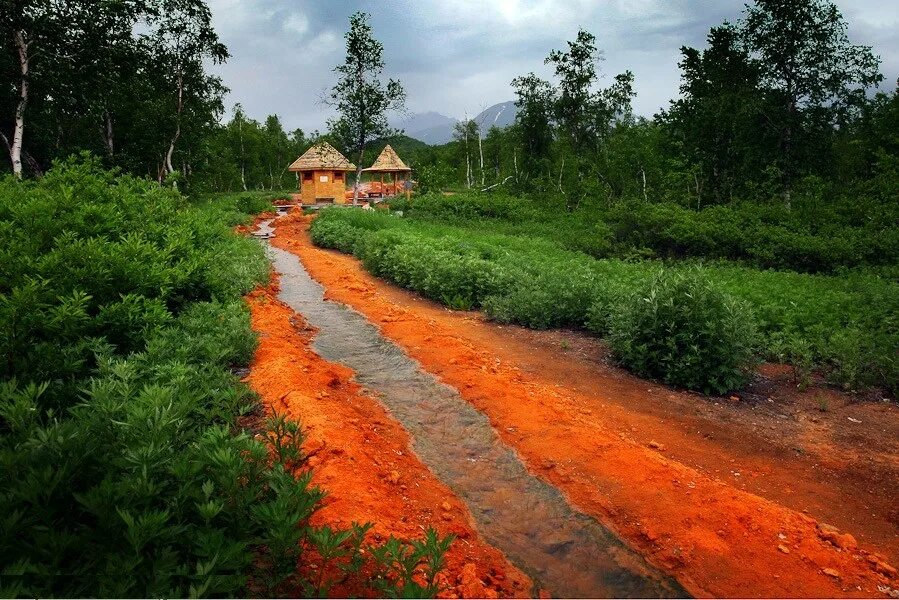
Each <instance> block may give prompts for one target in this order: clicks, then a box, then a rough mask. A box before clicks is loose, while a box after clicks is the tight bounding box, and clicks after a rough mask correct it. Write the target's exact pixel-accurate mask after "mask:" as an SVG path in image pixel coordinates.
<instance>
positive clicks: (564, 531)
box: [258, 222, 687, 597]
mask: <svg viewBox="0 0 899 600" xmlns="http://www.w3.org/2000/svg"><path fill="white" fill-rule="evenodd" d="M258 233H259V234H261V237H268V235H270V233H271V228H270V225H269V222H265V223H263V224H262V225H261V226H260V228H259V230H258ZM267 251H268V253H269V256H270V258H271V260H272V263H273V266H274V268H275V270H276V271H277V272H278V273H279V274H280V291H279V299H280V300H281V301H282V302H284V303H285V304H287V305H288V306H290V307H291V308H292V309H293V310H295V311H297V312H298V313H300V314H301V315H302V316H303V317H304V318H305V319H306V321H307V322H308V323H309V324H310V325H312V326H313V327H315V328H317V329H318V333H317V334H316V336H315V338H314V341H313V348H314V350H315V351H316V352H317V353H318V354H319V355H321V356H322V357H323V358H325V359H326V360H329V361H331V362H335V363H341V364H343V365H345V366H347V367H349V368H350V369H352V370H353V371H354V372H355V378H356V380H357V382H358V383H359V384H361V385H363V386H365V388H367V389H368V390H370V391H371V392H372V393H374V394H375V395H376V397H377V398H378V399H379V400H380V401H381V402H382V403H383V404H384V405H385V406H386V407H387V409H388V410H389V411H390V413H391V414H392V415H393V416H394V417H395V418H396V419H397V420H398V421H399V422H400V423H401V424H402V425H403V426H404V428H405V429H406V430H407V431H408V432H409V433H410V434H411V435H412V437H413V449H414V450H415V452H416V454H417V455H418V456H419V458H420V459H421V460H422V462H423V463H424V464H425V465H427V466H428V467H429V468H430V469H431V470H432V472H434V473H435V474H436V475H437V476H438V477H439V478H440V479H441V480H443V481H444V482H445V483H446V484H447V485H449V486H450V488H452V489H453V491H454V492H455V493H456V494H457V495H458V496H459V497H460V498H461V499H462V500H463V501H464V502H465V503H466V504H467V506H468V508H469V510H470V513H471V515H472V516H473V518H474V520H475V522H476V526H477V529H478V531H479V533H480V534H481V535H482V537H483V538H484V539H485V540H486V541H487V542H489V543H491V544H492V545H494V546H495V547H497V548H499V549H500V550H502V551H503V552H504V553H505V554H506V556H507V557H508V558H509V559H510V560H511V561H512V562H513V563H514V564H516V566H518V567H519V568H521V569H522V570H523V571H525V572H527V573H528V574H529V575H530V576H531V577H532V578H533V580H534V582H535V585H536V586H538V587H540V588H543V589H546V590H548V591H549V592H550V593H552V594H553V595H556V596H568V597H584V596H591V597H599V596H606V597H683V596H686V595H687V592H686V590H684V588H682V587H681V586H680V585H679V584H678V583H677V582H676V581H675V580H674V579H672V578H671V577H669V576H667V575H666V574H664V573H662V572H660V571H659V570H657V569H655V568H653V567H652V566H651V565H649V564H648V563H647V562H646V561H645V560H644V559H643V558H642V557H641V556H640V555H639V554H637V553H636V552H634V551H633V550H631V549H630V548H628V547H627V546H626V545H625V544H624V543H622V542H621V541H620V540H619V539H618V538H617V537H616V536H615V535H614V534H613V533H612V532H610V531H609V530H608V529H607V528H605V527H603V526H602V525H601V524H600V523H599V522H598V521H596V520H595V519H594V518H593V517H590V516H588V515H585V514H583V513H581V512H579V511H577V510H575V509H574V508H572V507H571V506H570V505H569V503H568V502H567V501H566V499H565V498H564V497H563V496H562V494H561V493H560V492H559V491H558V490H557V489H556V488H555V487H553V486H551V485H549V484H547V483H545V482H544V481H542V480H540V479H538V478H536V477H534V476H533V475H532V474H530V473H529V472H528V470H527V469H526V468H525V466H524V464H523V463H522V461H521V460H520V459H519V457H518V456H517V455H516V453H515V452H514V451H512V450H511V449H510V448H509V447H508V446H506V445H505V444H504V443H503V442H502V441H501V440H500V439H499V437H498V436H497V434H496V432H495V431H494V429H493V428H492V426H491V424H490V421H489V420H488V419H487V417H486V416H485V415H484V414H482V413H481V412H479V411H478V410H477V409H475V408H474V407H472V406H471V404H469V403H468V402H466V401H465V400H464V399H463V398H461V397H460V396H459V394H458V393H457V392H456V390H454V389H453V388H451V387H449V386H447V385H445V384H443V383H441V382H439V381H438V380H437V379H436V378H435V377H434V376H432V375H431V374H429V373H426V372H425V371H423V370H422V369H421V368H420V366H419V365H418V363H416V362H415V361H414V360H412V359H411V358H409V357H408V356H407V355H406V354H405V353H404V352H403V351H402V349H400V348H399V347H397V346H396V345H395V344H394V343H393V342H391V341H389V340H387V339H385V338H384V337H383V336H382V335H381V334H380V332H379V331H378V330H377V329H376V328H375V327H374V326H373V325H372V324H371V323H370V322H369V321H368V320H367V319H366V318H365V317H364V316H362V315H360V314H359V313H357V312H356V311H354V310H352V309H350V308H348V307H346V306H345V305H343V304H339V303H336V302H331V301H326V300H325V299H324V289H323V288H322V287H321V286H320V285H319V284H318V283H317V282H315V281H314V280H313V279H312V278H311V277H310V276H309V274H308V273H307V272H306V270H305V269H304V268H303V265H302V264H301V263H300V261H299V260H298V259H297V257H296V256H295V255H293V254H291V253H289V252H286V251H284V250H281V249H278V248H275V247H271V246H270V247H268V250H267Z"/></svg>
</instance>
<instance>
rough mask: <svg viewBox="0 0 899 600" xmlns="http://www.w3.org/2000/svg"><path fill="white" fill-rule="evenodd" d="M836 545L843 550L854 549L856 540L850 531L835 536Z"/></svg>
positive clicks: (856, 546)
mask: <svg viewBox="0 0 899 600" xmlns="http://www.w3.org/2000/svg"><path fill="white" fill-rule="evenodd" d="M836 545H837V546H839V547H840V548H842V549H843V550H855V549H856V548H858V541H857V540H856V539H855V537H854V536H853V535H852V534H851V533H844V534H843V535H840V536H837V540H836Z"/></svg>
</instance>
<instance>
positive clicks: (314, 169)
mask: <svg viewBox="0 0 899 600" xmlns="http://www.w3.org/2000/svg"><path fill="white" fill-rule="evenodd" d="M287 170H288V171H293V172H295V173H299V176H298V178H299V185H300V200H301V201H302V203H303V204H317V203H324V202H334V203H337V204H345V203H346V196H345V194H344V192H345V191H346V174H347V173H348V172H349V171H355V170H356V165H354V164H353V163H351V162H350V161H349V160H347V158H346V157H345V156H344V155H343V154H341V153H340V152H338V151H337V149H336V148H334V146H332V145H331V144H329V143H328V142H320V143H318V144H316V145H314V146H312V147H311V148H309V150H307V151H306V152H305V153H304V154H303V156H301V157H299V158H298V159H296V160H295V161H293V163H292V164H291V165H290V166H289V167H288V168H287Z"/></svg>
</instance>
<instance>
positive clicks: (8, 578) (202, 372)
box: [0, 160, 450, 597]
mask: <svg viewBox="0 0 899 600" xmlns="http://www.w3.org/2000/svg"><path fill="white" fill-rule="evenodd" d="M268 206H269V203H268V202H267V201H261V202H260V201H258V200H253V199H252V197H246V196H242V195H240V196H232V197H229V198H224V199H217V200H215V201H212V200H209V201H207V202H205V203H203V204H201V205H199V206H193V205H191V204H190V203H188V202H187V201H186V200H185V199H184V198H182V197H181V196H180V195H179V194H178V193H177V192H175V191H172V190H171V189H166V188H163V187H160V186H159V185H158V184H156V183H153V182H150V181H147V180H144V179H135V178H132V177H128V176H116V175H115V174H113V173H111V172H107V171H103V170H102V169H100V168H99V167H98V165H97V163H96V161H93V160H87V161H86V162H80V161H68V162H66V163H64V164H60V165H58V166H56V167H54V168H53V169H52V170H50V171H48V172H47V174H45V175H44V177H42V178H41V179H40V180H39V181H36V182H17V181H15V180H13V179H12V178H6V179H4V180H0V241H2V244H0V248H2V251H0V506H2V507H3V515H4V517H3V519H2V521H0V564H2V565H3V570H2V573H0V590H2V595H3V596H4V597H15V596H51V595H56V596H69V597H74V596H108V597H131V596H141V597H147V596H188V595H190V596H222V595H245V594H247V593H248V592H251V591H252V592H253V593H255V594H258V595H263V596H271V595H274V594H289V595H295V594H298V593H302V594H304V595H311V596H318V595H323V594H325V593H326V592H327V590H328V589H329V587H331V586H333V585H334V584H335V583H337V582H343V583H345V582H347V581H349V582H350V583H353V582H356V584H357V587H358V588H359V589H372V590H376V591H377V590H381V591H384V592H385V593H394V591H392V590H396V592H395V593H403V594H404V595H406V596H407V597H410V596H415V595H425V596H432V595H434V593H436V587H435V584H434V575H435V574H436V571H439V569H440V568H441V565H442V556H443V554H444V552H445V551H446V547H447V545H448V544H449V541H450V539H449V538H447V539H437V537H436V536H435V535H434V534H433V532H431V533H428V535H427V536H426V538H425V539H424V540H423V541H416V542H412V543H411V544H410V543H406V542H401V541H399V540H388V542H387V543H386V545H385V546H384V547H383V548H371V547H368V546H367V545H366V544H365V543H364V540H363V536H364V533H365V531H367V526H363V525H358V526H354V527H352V528H351V529H350V530H347V531H333V530H331V529H329V528H324V527H322V528H316V527H312V526H310V524H309V518H310V517H311V515H312V514H313V512H314V511H315V510H316V509H317V506H318V503H319V501H320V500H321V498H322V497H323V495H324V492H323V491H322V490H320V489H318V488H316V487H313V486H312V485H311V484H310V477H311V475H310V474H309V472H308V470H305V471H303V472H304V474H303V475H302V476H300V477H295V476H294V475H293V473H294V469H297V468H301V467H303V466H304V464H305V458H306V457H305V456H304V455H303V452H302V434H301V430H300V427H299V424H297V423H293V422H290V421H286V420H285V419H284V418H283V417H281V416H278V415H273V416H272V417H270V418H269V419H263V418H262V417H261V416H259V415H258V412H259V407H258V405H257V403H256V399H255V397H254V396H253V394H252V393H251V392H250V391H249V390H248V389H247V388H246V387H245V386H244V385H243V384H241V383H240V382H239V380H238V378H237V376H236V375H235V374H234V370H235V369H236V368H238V367H242V366H245V365H247V364H248V362H249V360H250V358H251V357H252V354H253V351H254V349H255V346H256V337H255V334H254V333H253V331H252V330H251V329H250V324H249V314H248V310H247V308H246V306H245V304H244V303H243V301H242V295H243V294H245V293H246V292H248V291H249V290H250V289H251V288H253V287H254V286H255V285H257V284H258V283H259V282H262V281H264V280H265V279H266V277H267V276H268V269H269V266H268V263H267V261H266V260H265V257H264V255H263V253H262V248H261V247H260V245H259V244H258V243H256V242H254V241H252V240H248V239H245V238H241V237H239V236H237V235H234V234H233V233H231V231H230V227H231V226H233V225H235V224H237V223H242V222H245V221H246V220H247V218H248V216H247V214H246V213H244V212H243V210H242V208H244V209H245V208H251V209H254V210H255V209H259V208H265V207H268ZM245 427H250V429H245ZM257 433H261V434H262V435H261V436H258V437H257V436H256V435H255V434H257ZM261 439H267V441H268V443H265V442H263V441H260V440H261ZM366 557H371V558H366ZM298 561H302V562H305V563H308V564H317V565H319V567H320V570H321V573H322V574H323V575H324V574H325V573H327V576H322V577H316V580H315V581H314V582H313V581H307V580H306V579H304V578H303V577H302V576H301V575H300V574H298V570H297V564H298ZM413 571H416V572H419V571H420V572H422V573H424V574H425V579H426V582H425V583H424V584H422V585H420V584H419V583H416V582H415V581H413V580H412V579H411V576H410V573H411V572H413Z"/></svg>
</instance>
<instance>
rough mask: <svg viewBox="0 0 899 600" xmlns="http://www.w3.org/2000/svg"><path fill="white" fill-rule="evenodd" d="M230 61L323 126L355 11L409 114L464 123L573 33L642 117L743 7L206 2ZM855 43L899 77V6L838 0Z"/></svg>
mask: <svg viewBox="0 0 899 600" xmlns="http://www.w3.org/2000/svg"><path fill="white" fill-rule="evenodd" d="M209 4H210V7H211V9H212V12H213V19H214V24H215V27H216V29H217V31H218V32H219V35H220V36H221V38H222V40H223V41H224V42H225V43H226V44H227V45H228V48H229V50H230V51H231V54H232V58H231V59H230V60H229V61H228V62H227V63H226V64H224V65H221V66H217V67H215V68H214V71H215V72H216V73H217V74H218V75H220V76H221V77H222V79H223V80H224V82H225V84H226V85H227V86H228V87H229V88H230V89H231V93H230V94H229V96H228V99H227V101H228V103H229V105H231V104H233V103H236V102H240V103H241V104H242V105H243V107H244V109H245V110H246V111H247V112H248V113H249V114H250V115H251V116H253V117H255V118H257V119H262V118H264V117H265V116H266V115H268V114H272V113H276V114H278V115H280V116H281V117H282V119H283V121H284V123H285V125H286V126H287V127H290V128H294V127H301V128H303V129H304V130H306V131H311V130H313V129H316V128H317V129H323V128H324V125H325V121H326V120H327V118H328V117H329V116H330V114H331V113H330V112H329V110H328V109H327V108H326V107H324V106H322V105H321V104H320V103H319V102H318V100H319V98H320V97H321V96H322V95H323V94H324V93H325V92H326V91H327V90H328V89H329V88H330V87H331V86H332V85H333V83H334V79H335V76H334V74H333V72H332V69H333V67H334V66H335V65H336V64H338V63H339V62H340V61H341V60H342V58H343V33H344V31H345V30H346V27H347V19H348V17H349V15H350V14H351V13H352V12H354V11H356V10H365V11H367V12H369V13H371V14H372V25H373V27H374V31H375V35H376V36H377V37H378V39H380V40H381V41H382V42H383V43H384V47H385V58H386V60H387V74H388V75H389V76H391V77H396V78H399V79H400V80H401V81H402V82H403V84H404V85H405V87H406V91H407V94H408V102H407V105H408V109H409V110H410V112H424V111H429V110H435V111H438V112H442V113H444V114H447V115H450V116H454V117H462V116H464V115H465V114H468V115H474V114H476V113H478V112H479V111H480V110H481V109H483V108H484V107H486V106H490V105H492V104H495V103H497V102H502V101H505V100H509V99H511V98H512V97H513V94H512V90H511V89H510V87H509V82H510V81H511V80H512V78H513V77H515V76H517V75H521V74H524V73H527V72H529V71H534V72H536V73H538V74H542V75H544V76H548V75H549V72H548V70H547V68H546V67H545V66H544V65H543V59H544V58H545V56H546V55H547V54H548V53H549V51H550V50H552V49H553V48H561V47H563V46H564V44H565V41H566V40H568V39H572V38H573V37H574V35H575V34H576V32H577V29H578V27H584V28H586V29H588V30H590V31H591V32H593V33H594V34H596V36H597V38H598V40H599V44H600V47H602V49H603V51H604V56H605V62H604V64H603V65H602V71H603V72H604V73H606V74H607V75H608V76H612V75H614V74H616V73H619V72H621V71H624V70H625V69H630V70H631V71H633V72H634V75H635V77H636V89H637V99H636V100H635V109H636V110H637V112H638V113H640V114H644V115H647V116H649V115H652V114H653V113H655V112H656V111H658V109H659V108H661V107H664V106H667V104H668V100H669V99H670V98H672V97H674V96H675V95H676V94H677V88H678V82H679V72H678V69H677V61H678V57H679V48H680V47H681V46H683V45H689V46H702V45H703V43H704V41H705V36H706V34H707V33H708V30H709V28H710V27H712V26H714V25H717V24H720V23H721V22H722V21H723V20H725V19H729V20H735V19H737V18H738V17H739V14H740V11H741V9H742V7H743V2H742V0H603V1H599V0H494V1H492V2H485V1H484V0H455V1H445V0H444V1H440V0H381V1H378V2H374V1H369V2H365V1H362V0H357V1H350V0H328V1H324V0H321V1H312V0H255V1H253V2H247V1H245V0H209ZM838 4H839V6H840V8H841V10H842V11H843V14H844V15H845V16H846V18H847V20H848V21H849V23H850V27H849V34H850V37H851V38H852V40H853V42H854V43H858V44H867V45H871V46H873V47H874V51H875V53H877V54H879V55H880V56H881V57H882V58H883V65H882V70H883V73H884V75H885V77H886V80H887V81H886V82H885V84H884V87H885V88H887V89H892V88H893V86H894V84H895V81H896V78H897V77H899V2H896V1H895V0H888V1H887V2H883V1H882V0H855V1H852V0H838Z"/></svg>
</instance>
